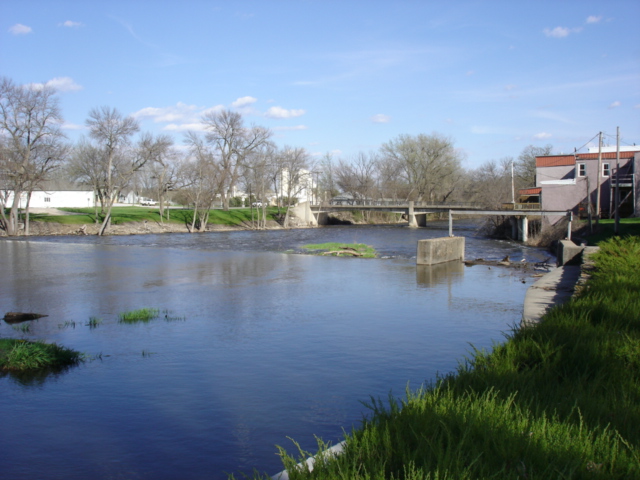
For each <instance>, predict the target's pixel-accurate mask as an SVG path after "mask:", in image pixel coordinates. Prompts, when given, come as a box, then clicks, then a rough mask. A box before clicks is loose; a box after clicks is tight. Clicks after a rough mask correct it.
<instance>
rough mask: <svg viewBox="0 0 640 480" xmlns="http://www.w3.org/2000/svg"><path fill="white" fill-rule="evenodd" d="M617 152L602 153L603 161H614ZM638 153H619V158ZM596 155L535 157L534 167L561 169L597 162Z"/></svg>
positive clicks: (576, 154)
mask: <svg viewBox="0 0 640 480" xmlns="http://www.w3.org/2000/svg"><path fill="white" fill-rule="evenodd" d="M616 155H617V152H602V159H603V160H615V159H616ZM636 155H640V153H639V152H634V151H631V152H620V158H634V157H635V156H636ZM597 159H598V153H597V152H596V153H575V154H570V155H545V156H542V157H536V167H563V166H571V165H575V164H576V162H579V161H581V160H597Z"/></svg>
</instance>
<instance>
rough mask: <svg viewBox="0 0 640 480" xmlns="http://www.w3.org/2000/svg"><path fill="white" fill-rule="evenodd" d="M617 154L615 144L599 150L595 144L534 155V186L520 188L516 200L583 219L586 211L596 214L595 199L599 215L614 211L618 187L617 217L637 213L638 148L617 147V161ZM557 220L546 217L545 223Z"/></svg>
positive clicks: (639, 209)
mask: <svg viewBox="0 0 640 480" xmlns="http://www.w3.org/2000/svg"><path fill="white" fill-rule="evenodd" d="M617 155H618V153H617V152H616V148H615V147H604V148H603V149H602V151H601V153H598V148H597V147H596V148H591V149H589V152H587V153H572V154H569V155H545V156H540V157H536V186H535V187H534V188H526V189H522V190H520V191H519V194H520V202H534V203H535V202H537V203H539V204H540V208H541V210H546V211H569V210H571V211H573V213H574V214H575V215H579V216H580V217H582V218H585V217H586V216H588V214H589V212H591V214H592V215H594V216H595V215H596V214H597V208H596V207H597V205H598V199H599V204H600V216H601V217H603V218H609V217H612V216H613V215H614V214H615V197H616V190H618V192H619V195H620V209H619V212H620V216H623V217H625V216H626V217H629V216H636V215H639V214H640V198H639V193H640V177H639V176H638V175H637V171H636V168H637V167H636V165H638V164H640V147H636V146H634V147H624V148H621V149H620V153H619V161H617V160H616V158H617ZM599 158H600V160H599ZM616 164H618V167H616ZM598 185H599V186H600V188H599V189H598ZM598 190H599V192H598ZM557 220H559V217H556V218H554V217H549V218H548V219H547V221H548V222H549V223H555V222H556V221H557Z"/></svg>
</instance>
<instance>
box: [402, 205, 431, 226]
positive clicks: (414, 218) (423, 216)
mask: <svg viewBox="0 0 640 480" xmlns="http://www.w3.org/2000/svg"><path fill="white" fill-rule="evenodd" d="M413 205H414V203H413V202H409V208H408V209H407V218H408V219H409V226H410V227H412V228H418V227H426V226H427V215H428V213H427V212H419V213H416V211H415V208H414V206H413Z"/></svg>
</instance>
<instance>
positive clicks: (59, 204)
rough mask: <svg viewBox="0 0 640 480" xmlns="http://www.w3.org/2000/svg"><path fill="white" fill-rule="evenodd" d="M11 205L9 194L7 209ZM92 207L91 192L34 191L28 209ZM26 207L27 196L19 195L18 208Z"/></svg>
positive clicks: (10, 195)
mask: <svg viewBox="0 0 640 480" xmlns="http://www.w3.org/2000/svg"><path fill="white" fill-rule="evenodd" d="M12 205H13V192H9V198H8V199H7V204H6V206H7V207H9V208H10V207H11V206H12ZM93 206H94V195H93V190H35V191H33V192H32V193H31V200H30V202H29V208H86V207H93ZM26 207H27V194H26V193H23V194H22V195H20V199H19V204H18V208H26Z"/></svg>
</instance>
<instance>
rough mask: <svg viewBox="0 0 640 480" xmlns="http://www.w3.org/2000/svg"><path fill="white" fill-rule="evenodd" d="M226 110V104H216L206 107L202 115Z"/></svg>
mask: <svg viewBox="0 0 640 480" xmlns="http://www.w3.org/2000/svg"><path fill="white" fill-rule="evenodd" d="M222 110H224V105H215V106H213V107H209V108H205V109H204V110H202V112H200V114H201V115H207V114H209V113H218V112H221V111H222Z"/></svg>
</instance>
